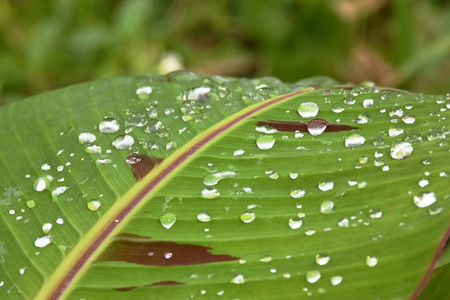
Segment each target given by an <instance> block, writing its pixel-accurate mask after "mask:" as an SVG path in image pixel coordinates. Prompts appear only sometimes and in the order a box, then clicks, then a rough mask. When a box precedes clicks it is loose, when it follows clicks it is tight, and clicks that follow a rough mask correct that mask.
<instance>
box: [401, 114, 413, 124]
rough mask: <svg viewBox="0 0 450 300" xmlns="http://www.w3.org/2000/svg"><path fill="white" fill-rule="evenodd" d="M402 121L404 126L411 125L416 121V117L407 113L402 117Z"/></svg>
mask: <svg viewBox="0 0 450 300" xmlns="http://www.w3.org/2000/svg"><path fill="white" fill-rule="evenodd" d="M402 121H403V123H405V124H413V123H414V122H415V121H416V117H415V116H414V115H413V114H412V113H407V114H405V115H404V116H403V117H402Z"/></svg>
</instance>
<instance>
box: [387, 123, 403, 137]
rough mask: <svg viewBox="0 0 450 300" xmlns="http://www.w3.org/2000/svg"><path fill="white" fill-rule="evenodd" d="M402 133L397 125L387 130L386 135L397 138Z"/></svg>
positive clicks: (401, 129)
mask: <svg viewBox="0 0 450 300" xmlns="http://www.w3.org/2000/svg"><path fill="white" fill-rule="evenodd" d="M402 133H403V128H402V127H400V126H397V125H393V126H391V127H390V128H389V131H388V134H389V136H391V137H394V136H398V135H400V134H402Z"/></svg>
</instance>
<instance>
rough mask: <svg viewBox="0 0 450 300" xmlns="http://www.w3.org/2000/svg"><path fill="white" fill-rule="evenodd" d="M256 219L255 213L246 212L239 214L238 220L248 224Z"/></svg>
mask: <svg viewBox="0 0 450 300" xmlns="http://www.w3.org/2000/svg"><path fill="white" fill-rule="evenodd" d="M255 218H256V216H255V213H254V212H251V211H246V212H245V213H243V214H241V216H240V219H241V221H242V222H244V223H250V222H252V221H253V220H254V219H255Z"/></svg>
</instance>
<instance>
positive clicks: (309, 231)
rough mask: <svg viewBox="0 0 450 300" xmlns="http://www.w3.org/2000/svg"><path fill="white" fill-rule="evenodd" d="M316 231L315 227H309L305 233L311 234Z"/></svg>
mask: <svg viewBox="0 0 450 300" xmlns="http://www.w3.org/2000/svg"><path fill="white" fill-rule="evenodd" d="M315 233H316V230H315V229H314V228H308V229H306V230H305V235H307V236H310V235H313V234H315Z"/></svg>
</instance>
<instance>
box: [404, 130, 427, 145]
mask: <svg viewBox="0 0 450 300" xmlns="http://www.w3.org/2000/svg"><path fill="white" fill-rule="evenodd" d="M422 140H423V139H422V135H421V134H420V133H419V132H417V131H415V130H408V131H407V132H406V137H405V141H406V142H410V143H418V142H422Z"/></svg>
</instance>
